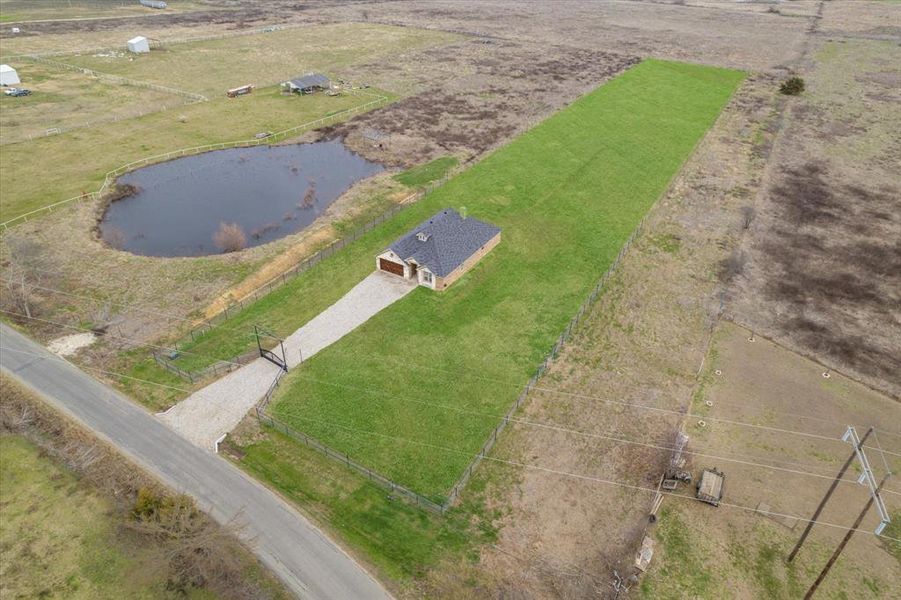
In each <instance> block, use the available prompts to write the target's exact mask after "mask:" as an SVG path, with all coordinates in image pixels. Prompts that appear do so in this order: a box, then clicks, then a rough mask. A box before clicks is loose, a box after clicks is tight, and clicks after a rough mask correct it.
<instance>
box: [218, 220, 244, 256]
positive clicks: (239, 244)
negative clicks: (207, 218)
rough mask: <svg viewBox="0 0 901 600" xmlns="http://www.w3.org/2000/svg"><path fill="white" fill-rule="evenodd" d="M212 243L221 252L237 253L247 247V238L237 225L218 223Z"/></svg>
mask: <svg viewBox="0 0 901 600" xmlns="http://www.w3.org/2000/svg"><path fill="white" fill-rule="evenodd" d="M213 243H214V244H216V247H217V248H219V249H220V250H222V251H223V252H237V251H238V250H243V249H244V248H245V247H246V246H247V236H245V235H244V230H243V229H241V226H240V225H238V224H237V223H219V230H218V231H216V233H214V234H213Z"/></svg>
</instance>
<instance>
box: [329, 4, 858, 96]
mask: <svg viewBox="0 0 901 600" xmlns="http://www.w3.org/2000/svg"><path fill="white" fill-rule="evenodd" d="M791 4H792V5H794V6H792V7H791V10H790V11H789V12H791V13H792V14H790V15H781V14H774V13H768V12H767V11H766V7H763V6H754V5H752V4H750V3H736V2H685V3H681V2H670V3H663V2H603V3H601V2H580V1H578V0H556V1H555V2H517V3H509V2H481V1H479V0H418V1H413V2H403V3H390V4H384V5H380V6H379V8H378V10H377V11H375V10H372V9H371V7H369V6H366V5H362V4H361V5H353V4H350V5H344V6H341V7H336V8H329V9H324V10H322V11H321V12H320V14H321V15H322V16H325V17H329V18H335V19H353V20H367V19H369V20H374V21H377V22H382V23H386V24H395V25H406V26H412V27H425V28H429V29H443V30H446V31H455V32H459V33H465V34H468V35H477V36H480V37H484V38H488V39H489V40H497V41H501V42H513V43H527V42H528V41H532V40H534V41H535V42H537V46H538V49H539V51H540V50H547V49H551V48H553V47H554V46H566V47H570V48H581V49H585V50H591V51H607V52H616V53H623V54H629V55H637V56H653V57H657V58H668V59H674V60H684V61H689V62H701V63H706V64H716V65H723V66H730V67H737V68H742V69H751V70H769V69H775V68H778V67H780V66H781V65H785V64H789V63H791V62H792V61H793V60H795V59H796V58H797V56H798V55H799V54H800V52H801V51H802V50H803V36H802V34H803V33H804V31H805V30H806V29H807V28H808V26H809V22H810V19H811V18H812V15H813V14H814V10H815V7H816V6H817V3H816V2H810V1H806V0H805V1H803V2H802V1H796V2H792V3H791ZM850 4H855V3H853V2H852V3H850ZM852 10H853V9H852ZM539 62H541V61H539ZM527 72H531V68H527ZM534 82H535V84H536V85H535V89H536V90H538V91H540V90H541V88H542V86H543V85H544V84H545V80H541V79H536V80H534Z"/></svg>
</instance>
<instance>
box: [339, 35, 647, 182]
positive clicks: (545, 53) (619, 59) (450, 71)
mask: <svg viewBox="0 0 901 600" xmlns="http://www.w3.org/2000/svg"><path fill="white" fill-rule="evenodd" d="M638 62H639V59H638V57H634V56H629V55H624V54H614V53H610V52H599V51H594V50H583V49H579V48H570V47H565V46H551V47H545V46H540V45H537V44H532V43H529V42H522V43H520V42H513V41H504V40H496V39H492V38H475V39H472V38H470V39H466V40H464V41H462V42H460V43H457V44H451V45H446V46H441V47H435V48H429V49H426V50H423V51H421V52H417V53H415V54H413V55H410V56H405V57H401V58H400V59H399V60H395V61H391V62H371V63H367V64H363V65H359V66H358V67H356V68H357V69H358V70H359V71H360V76H361V77H362V75H363V73H365V74H366V78H367V80H368V81H373V82H374V84H375V85H377V86H379V87H386V88H387V89H399V88H401V89H402V88H403V87H406V86H410V87H411V88H412V89H414V90H421V91H418V93H414V94H413V95H411V96H409V97H407V98H404V99H403V100H400V101H398V102H396V103H394V104H392V105H390V106H388V107H386V108H384V109H382V110H379V111H375V112H373V113H372V114H369V115H364V116H362V117H360V118H358V119H354V120H352V121H349V122H347V123H343V124H340V125H337V126H335V127H333V128H331V129H327V130H324V131H323V132H322V133H323V135H324V136H338V137H343V138H345V142H346V143H347V144H348V145H349V146H350V147H352V148H353V149H354V150H356V151H357V152H359V153H361V154H363V155H364V156H366V157H367V158H370V159H372V160H378V161H380V162H383V163H386V164H390V165H396V166H404V167H409V166H412V165H414V164H418V163H421V162H423V161H425V160H429V159H432V158H436V157H438V156H441V155H445V154H457V155H461V156H462V157H464V158H465V159H468V158H473V157H476V156H478V155H480V154H483V153H484V152H486V151H488V150H491V149H493V148H496V147H498V146H500V145H501V144H503V143H504V142H505V141H506V140H508V139H510V138H511V137H512V136H514V135H516V134H517V133H520V132H522V131H524V130H525V129H528V128H529V127H531V126H533V125H535V124H536V123H537V122H539V121H540V120H542V119H543V118H545V117H547V116H548V115H550V114H552V113H554V112H555V111H556V110H559V109H560V108H562V107H563V106H565V105H567V104H568V103H570V102H572V101H573V100H575V99H576V98H578V97H579V96H580V95H582V94H584V93H587V92H588V91H590V90H592V89H594V88H595V87H597V85H599V84H600V83H603V82H604V81H607V80H609V79H610V78H611V77H613V76H615V75H616V74H618V73H620V72H622V71H623V70H625V69H627V68H629V67H630V66H632V65H635V64H637V63H638ZM399 65H402V66H403V67H404V70H405V72H406V73H405V77H406V81H404V82H403V83H401V84H400V85H398V81H397V80H396V78H397V75H396V73H397V67H398V66H399ZM373 132H375V133H376V134H377V138H378V139H377V141H375V140H373V139H372V138H373V135H372V133H373Z"/></svg>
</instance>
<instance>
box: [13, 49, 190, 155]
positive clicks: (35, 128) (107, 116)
mask: <svg viewBox="0 0 901 600" xmlns="http://www.w3.org/2000/svg"><path fill="white" fill-rule="evenodd" d="M16 70H17V71H18V73H19V77H20V78H21V79H22V84H21V85H20V86H19V87H25V88H28V89H30V90H31V92H32V93H31V95H30V96H24V97H21V98H13V97H10V96H6V95H2V96H0V143H4V144H8V143H12V142H22V141H25V140H28V139H30V138H31V137H37V136H42V135H44V134H46V132H47V130H48V129H52V128H59V129H61V130H67V129H72V128H75V127H83V126H85V125H97V124H99V123H101V122H104V121H113V120H116V119H123V118H129V117H135V116H138V115H141V114H145V113H148V112H152V111H154V110H162V109H163V108H164V107H170V108H172V107H177V106H178V105H180V104H184V103H185V102H186V100H185V99H184V98H182V97H180V96H177V95H175V94H168V93H165V92H161V91H156V90H151V89H146V88H139V87H136V86H131V85H124V84H120V83H115V82H112V81H111V80H106V79H98V78H94V77H90V76H88V75H84V74H83V73H80V72H75V71H63V70H60V69H56V68H54V67H50V66H48V65H45V64H41V63H36V62H30V61H21V62H17V63H16Z"/></svg>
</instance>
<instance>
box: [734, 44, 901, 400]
mask: <svg viewBox="0 0 901 600" xmlns="http://www.w3.org/2000/svg"><path fill="white" fill-rule="evenodd" d="M886 54H889V55H891V54H894V55H896V57H897V58H898V60H899V61H901V54H899V52H898V49H897V46H895V45H893V44H886V43H880V42H868V41H847V42H846V43H842V44H838V43H826V44H824V45H822V46H821V47H820V48H819V49H818V62H817V65H816V66H815V67H814V68H812V69H811V71H810V73H808V74H807V77H808V79H809V81H810V92H809V93H808V94H806V95H804V96H802V97H800V98H799V99H797V100H795V101H793V102H794V103H795V106H794V107H793V109H792V110H791V111H790V113H789V116H788V117H787V122H786V129H785V131H784V134H783V135H782V136H781V137H780V139H779V141H778V143H777V145H776V147H775V150H774V154H773V157H772V160H773V164H774V165H775V168H773V169H771V171H770V175H769V178H768V181H767V193H766V194H765V196H764V197H763V199H762V202H761V203H760V204H759V205H758V207H757V212H758V218H757V220H756V221H755V223H754V225H753V226H752V227H751V230H750V235H749V238H748V240H747V242H746V244H745V245H744V247H743V248H742V252H743V253H744V255H745V257H746V263H747V264H746V267H745V268H744V269H743V272H742V275H741V277H738V278H737V279H736V289H735V290H734V294H733V298H734V302H735V304H734V316H735V318H736V320H738V321H739V322H744V323H747V324H748V325H751V326H753V327H754V328H755V329H757V330H759V331H762V332H765V333H766V334H767V335H770V336H772V337H776V338H777V339H780V340H784V341H786V342H788V343H789V344H791V345H792V346H793V347H795V348H797V349H798V350H800V351H802V352H805V353H806V354H808V355H811V356H815V357H817V358H818V359H820V360H823V361H825V362H826V363H828V364H830V365H831V366H833V367H834V368H836V369H839V370H843V371H846V372H848V373H851V374H854V375H855V376H857V377H860V378H861V379H863V380H864V381H866V382H867V383H868V384H870V385H873V386H876V387H878V388H879V389H882V390H884V391H886V392H888V393H891V394H893V395H895V396H901V387H899V382H898V379H897V373H898V372H901V344H899V340H901V312H899V308H898V307H899V306H901V294H899V290H901V216H899V211H898V207H899V200H898V199H899V198H901V188H899V187H898V182H897V175H896V166H897V164H898V161H899V160H901V145H899V143H898V142H897V139H896V138H895V137H894V136H892V135H891V134H890V133H889V132H890V131H897V130H898V128H899V127H901V115H899V113H898V111H897V106H898V103H899V102H901V96H899V94H898V92H897V87H893V86H892V84H891V82H892V81H893V78H892V77H888V76H887V75H886V73H887V72H886V71H885V67H884V65H883V62H882V61H883V59H884V58H886ZM852 64H853V65H854V67H853V68H852V67H851V65H852ZM871 74H877V75H878V77H876V78H872V77H870V75H871ZM891 74H892V75H898V74H899V72H898V71H893V72H891ZM867 90H870V91H878V92H879V95H880V98H876V97H874V96H873V95H866V96H864V95H863V94H864V92H865V91H867ZM882 95H885V96H886V99H884V100H883V99H881V96H882ZM862 96H863V97H865V98H866V100H865V101H864V103H865V110H861V107H860V106H859V105H858V102H859V99H860V98H861V97H862Z"/></svg>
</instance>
